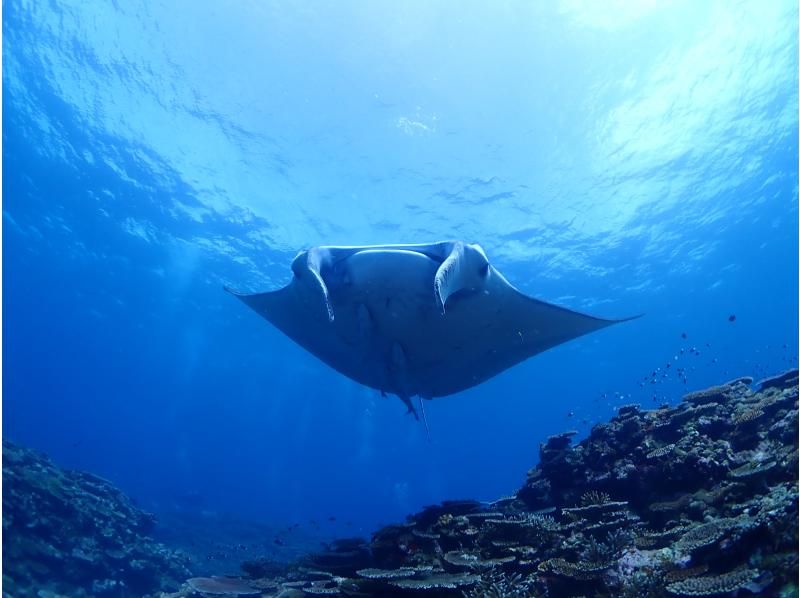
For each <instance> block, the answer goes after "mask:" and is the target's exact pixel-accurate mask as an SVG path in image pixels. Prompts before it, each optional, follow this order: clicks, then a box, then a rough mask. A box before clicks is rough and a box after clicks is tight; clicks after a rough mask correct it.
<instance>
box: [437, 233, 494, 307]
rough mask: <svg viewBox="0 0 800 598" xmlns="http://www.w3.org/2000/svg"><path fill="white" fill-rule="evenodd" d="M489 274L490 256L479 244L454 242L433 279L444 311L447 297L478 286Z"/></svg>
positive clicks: (439, 302) (438, 300) (440, 305)
mask: <svg viewBox="0 0 800 598" xmlns="http://www.w3.org/2000/svg"><path fill="white" fill-rule="evenodd" d="M487 276H489V258H487V257H486V254H485V253H484V252H483V249H481V247H480V246H479V245H467V244H466V243H463V242H462V241H456V242H455V243H453V247H452V249H451V250H450V254H449V255H448V256H447V258H445V260H444V261H443V262H442V264H441V265H440V266H439V269H438V270H437V271H436V277H435V278H434V281H433V288H434V293H435V294H436V300H437V302H438V304H439V307H440V309H441V310H442V313H443V314H444V312H445V305H446V304H447V299H448V298H449V297H450V296H452V295H454V294H455V293H457V292H458V291H461V290H463V289H471V288H476V287H478V286H480V285H482V284H483V282H484V281H485V280H486V277H487Z"/></svg>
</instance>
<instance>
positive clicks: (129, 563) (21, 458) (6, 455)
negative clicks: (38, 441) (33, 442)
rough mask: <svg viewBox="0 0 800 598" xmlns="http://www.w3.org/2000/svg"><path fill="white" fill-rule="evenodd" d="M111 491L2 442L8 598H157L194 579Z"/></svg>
mask: <svg viewBox="0 0 800 598" xmlns="http://www.w3.org/2000/svg"><path fill="white" fill-rule="evenodd" d="M153 524H154V518H153V517H152V516H151V515H149V514H147V513H145V512H143V511H141V510H140V509H138V508H137V507H135V506H134V505H133V504H132V503H131V501H130V500H129V499H128V498H127V497H126V496H125V495H124V494H122V493H121V492H120V491H119V490H117V489H116V488H115V487H114V486H113V485H112V484H111V483H109V482H107V481H106V480H103V479H101V478H98V477H96V476H93V475H91V474H88V473H83V472H78V471H65V470H63V469H60V468H58V467H56V466H55V465H54V464H53V463H52V462H51V461H50V460H49V459H48V458H47V457H45V456H44V455H41V454H39V453H37V452H35V451H32V450H29V449H25V448H21V447H19V446H17V445H15V444H12V443H10V442H5V441H4V442H3V596H4V597H6V596H9V597H10V596H13V597H14V598H25V597H26V596H36V597H47V598H57V597H58V596H69V597H71V598H80V597H81V596H96V597H103V596H108V597H111V596H113V597H115V598H117V597H119V598H123V597H129V596H130V597H134V596H135V597H137V598H138V597H141V596H155V595H157V594H158V593H159V592H160V591H162V590H165V589H169V588H175V587H178V586H179V585H180V583H181V582H182V581H183V580H184V579H186V577H187V575H188V573H189V571H188V570H187V568H186V566H185V562H184V559H183V558H182V557H181V556H180V555H178V554H176V553H174V552H173V551H171V550H168V549H167V548H165V547H164V546H163V545H161V544H158V543H156V542H154V541H153V540H152V539H150V538H149V537H148V534H149V532H150V531H151V529H152V527H153Z"/></svg>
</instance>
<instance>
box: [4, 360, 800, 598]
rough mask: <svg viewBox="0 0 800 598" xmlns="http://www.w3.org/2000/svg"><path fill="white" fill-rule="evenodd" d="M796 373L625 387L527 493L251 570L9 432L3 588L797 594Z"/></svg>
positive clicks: (289, 594) (177, 594) (560, 441)
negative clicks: (648, 388)
mask: <svg viewBox="0 0 800 598" xmlns="http://www.w3.org/2000/svg"><path fill="white" fill-rule="evenodd" d="M797 378H798V377H797V370H792V371H790V372H787V373H785V374H781V375H780V376H775V377H772V378H769V379H767V380H764V381H762V382H761V383H759V384H758V385H757V386H756V388H755V389H753V388H752V387H751V385H752V383H753V381H752V379H750V378H739V379H736V380H733V381H731V382H728V383H726V384H723V385H719V386H715V387H713V388H710V389H706V390H701V391H697V392H692V393H690V394H688V395H686V396H685V397H684V398H683V400H682V401H681V402H680V404H678V405H677V406H675V407H668V406H662V407H661V408H658V409H656V410H651V411H650V410H643V409H641V408H640V407H639V406H638V405H626V406H624V407H621V408H619V409H618V411H617V414H616V416H615V417H614V418H613V419H611V420H610V421H609V422H607V423H604V424H599V425H597V426H595V427H594V428H593V429H592V431H591V433H590V434H589V436H588V437H587V438H586V439H584V440H582V441H581V442H579V443H578V444H573V437H574V436H575V433H574V432H565V433H563V434H557V435H555V436H552V437H550V438H548V439H547V440H546V441H545V442H544V443H542V445H541V446H540V462H539V464H538V465H537V466H536V467H535V468H534V469H532V470H530V471H529V472H528V474H527V479H526V480H525V482H524V484H523V485H522V487H521V488H520V490H519V491H518V492H517V493H516V494H515V495H513V496H507V497H503V498H500V499H497V500H495V501H493V502H490V503H482V502H478V501H471V500H460V501H447V502H444V503H442V504H440V505H433V506H430V507H426V508H425V509H423V510H422V511H420V512H419V513H416V514H414V515H411V516H409V517H408V518H407V520H406V521H405V522H404V523H400V524H396V525H390V526H387V527H384V528H382V529H380V530H378V531H376V532H375V533H374V534H373V536H372V538H371V540H370V541H367V540H364V539H361V538H344V539H339V540H336V541H334V542H331V543H330V544H328V545H326V546H325V549H324V550H322V551H318V552H314V553H311V554H308V555H306V556H304V557H303V558H301V559H299V560H297V561H296V562H293V563H290V564H288V565H284V564H282V563H277V562H275V561H271V560H268V559H253V560H250V561H248V562H245V563H243V564H242V569H243V571H244V572H245V575H244V576H242V577H219V576H216V577H191V578H190V579H189V577H190V574H189V572H188V571H187V570H186V567H185V564H186V561H185V559H183V558H182V557H180V556H178V555H177V554H175V553H173V552H171V551H169V550H167V549H166V548H164V547H163V546H161V545H159V544H157V543H155V542H154V541H152V540H151V539H149V538H148V537H147V534H148V533H149V532H150V530H151V527H152V523H153V519H152V517H150V516H148V515H147V514H145V513H143V512H142V511H140V510H139V509H137V508H136V507H135V506H133V505H132V504H131V502H130V501H129V500H128V499H127V498H125V497H124V496H123V495H122V494H121V493H120V492H119V491H117V490H116V489H114V487H113V486H111V485H110V484H109V483H108V482H106V481H104V480H101V479H99V478H96V477H94V476H91V475H89V474H83V473H78V472H65V471H62V470H59V469H58V468H56V467H55V466H54V465H53V464H52V463H51V462H50V461H48V460H47V459H46V458H44V457H43V456H41V455H39V454H37V453H35V452H32V451H28V450H25V449H21V448H19V447H17V446H15V445H12V444H8V443H4V446H3V479H4V482H5V488H6V492H5V494H4V496H3V529H4V532H5V534H4V536H3V549H4V558H5V561H4V565H6V566H4V571H3V576H4V582H5V583H4V585H5V586H6V588H14V593H13V594H4V596H6V595H7V596H11V595H13V596H23V597H24V596H42V597H47V598H56V597H58V596H77V597H80V596H99V597H102V596H109V597H110V596H120V597H125V596H147V595H150V596H154V595H160V596H162V598H193V597H195V598H196V597H197V596H203V597H213V596H262V597H275V598H278V597H280V598H302V597H303V596H309V595H329V596H363V597H366V596H423V595H425V596H456V597H462V598H477V597H478V596H485V597H498V598H499V597H501V596H503V597H506V596H507V597H520V598H531V597H545V596H547V597H551V598H558V597H564V598H568V597H578V596H602V597H612V596H622V597H629V598H634V597H643V598H671V597H674V596H677V597H681V596H682V597H689V596H724V595H729V596H733V595H736V596H746V595H752V594H759V595H768V596H796V595H797V576H798V548H797V547H798V388H797ZM183 580H186V581H185V582H183ZM158 590H162V593H160V594H158V593H157V592H158ZM168 590H169V591H172V593H167V592H166V591H168Z"/></svg>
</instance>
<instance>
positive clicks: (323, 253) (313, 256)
mask: <svg viewBox="0 0 800 598" xmlns="http://www.w3.org/2000/svg"><path fill="white" fill-rule="evenodd" d="M329 259H330V255H329V252H328V251H327V250H325V249H322V248H320V247H314V248H313V249H309V250H308V251H301V252H300V253H298V254H297V256H296V257H295V258H294V261H292V272H294V275H295V276H297V277H298V278H303V277H305V276H308V275H309V274H310V275H311V276H312V277H313V280H314V281H315V286H316V287H317V288H318V289H319V292H320V294H321V295H322V300H323V301H324V303H325V309H326V310H327V312H328V321H329V322H333V305H331V299H330V296H329V295H328V286H327V285H326V284H325V280H324V279H323V278H322V267H323V265H325V262H326V260H329Z"/></svg>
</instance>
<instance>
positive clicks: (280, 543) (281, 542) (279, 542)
mask: <svg viewBox="0 0 800 598" xmlns="http://www.w3.org/2000/svg"><path fill="white" fill-rule="evenodd" d="M273 542H274V543H275V544H277V545H278V546H285V545H286V542H284V541H283V540H281V539H280V538H275V539H274V540H273Z"/></svg>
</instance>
